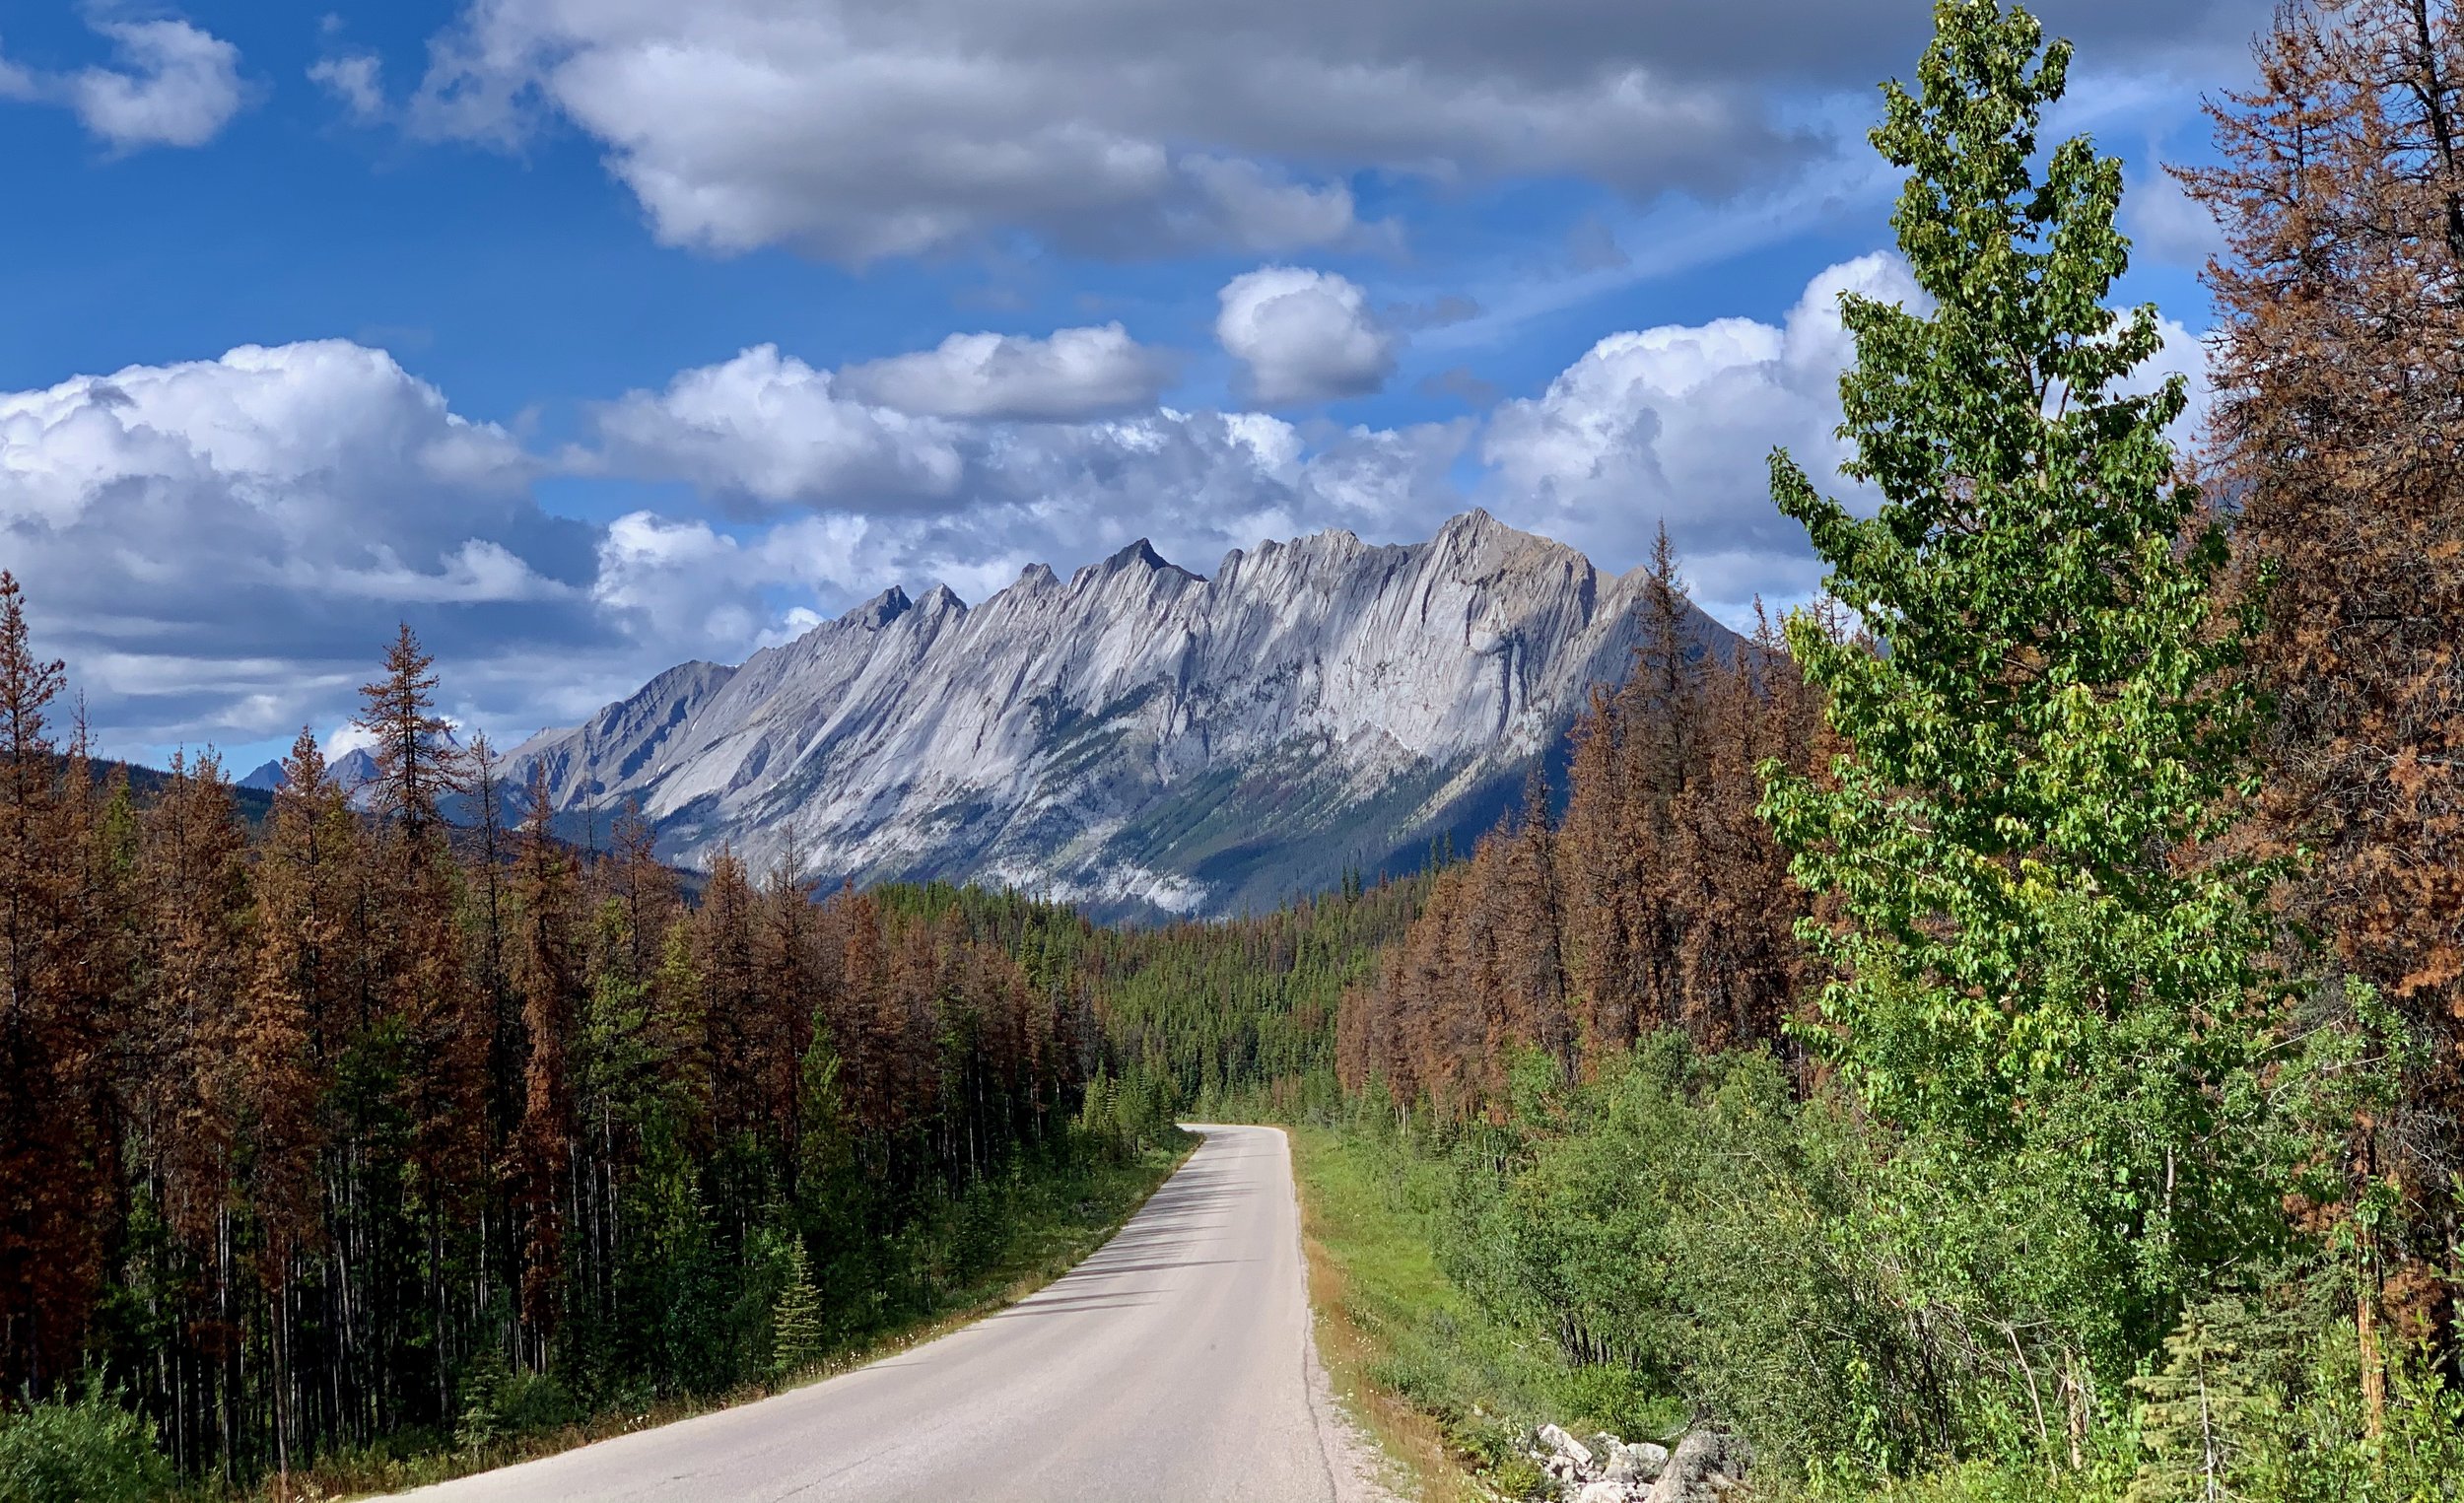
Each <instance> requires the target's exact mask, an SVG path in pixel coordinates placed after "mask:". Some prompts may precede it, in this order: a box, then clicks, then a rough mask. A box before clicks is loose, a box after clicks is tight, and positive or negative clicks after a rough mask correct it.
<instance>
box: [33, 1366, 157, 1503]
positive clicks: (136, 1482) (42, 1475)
mask: <svg viewBox="0 0 2464 1503" xmlns="http://www.w3.org/2000/svg"><path fill="white" fill-rule="evenodd" d="M170 1488H171V1463H170V1462H168V1461H166V1460H165V1459H164V1457H163V1453H162V1452H161V1451H160V1450H159V1449H157V1448H156V1446H155V1441H154V1426H153V1425H152V1424H150V1423H149V1422H147V1421H146V1420H145V1419H144V1418H143V1417H142V1416H139V1415H136V1414H132V1413H130V1412H129V1411H128V1410H126V1409H123V1408H121V1407H120V1406H119V1405H118V1404H116V1403H114V1402H112V1401H110V1400H109V1399H107V1398H105V1397H104V1396H103V1392H102V1391H101V1390H100V1389H90V1390H88V1392H87V1394H86V1397H85V1398H83V1399H80V1400H78V1401H76V1402H74V1403H38V1404H35V1405H34V1406H33V1407H32V1408H29V1409H25V1410H22V1411H20V1412H16V1413H6V1414H0V1499H6V1500H7V1503H138V1500H142V1499H146V1498H152V1497H157V1496H159V1495H161V1494H163V1493H165V1492H168V1491H169V1490H170Z"/></svg>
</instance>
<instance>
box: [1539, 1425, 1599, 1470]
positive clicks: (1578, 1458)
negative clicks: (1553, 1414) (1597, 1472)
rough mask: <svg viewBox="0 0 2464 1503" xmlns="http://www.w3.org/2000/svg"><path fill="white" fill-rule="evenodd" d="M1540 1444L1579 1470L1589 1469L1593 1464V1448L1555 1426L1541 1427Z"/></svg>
mask: <svg viewBox="0 0 2464 1503" xmlns="http://www.w3.org/2000/svg"><path fill="white" fill-rule="evenodd" d="M1540 1444H1541V1445H1543V1446H1545V1447H1547V1448H1548V1449H1549V1451H1550V1452H1551V1453H1553V1454H1555V1455H1557V1456H1560V1457H1563V1458H1565V1459H1566V1460H1567V1461H1569V1462H1572V1463H1573V1464H1574V1465H1575V1466H1576V1467H1578V1468H1580V1467H1589V1466H1590V1465H1591V1464H1592V1448H1591V1447H1589V1446H1586V1445H1584V1444H1583V1443H1582V1442H1581V1441H1579V1440H1576V1439H1575V1438H1574V1437H1573V1436H1571V1435H1568V1434H1567V1433H1566V1432H1565V1431H1564V1430H1562V1429H1560V1428H1558V1427H1557V1426H1555V1425H1542V1426H1540Z"/></svg>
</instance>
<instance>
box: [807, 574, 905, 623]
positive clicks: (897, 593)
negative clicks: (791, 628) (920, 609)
mask: <svg viewBox="0 0 2464 1503" xmlns="http://www.w3.org/2000/svg"><path fill="white" fill-rule="evenodd" d="M913 609H915V602H914V601H912V600H910V599H908V598H907V591H905V590H903V589H901V588H899V587H898V586H897V585H895V584H893V585H891V586H890V587H889V588H888V589H885V590H883V591H882V592H881V593H879V594H877V595H875V596H873V597H872V598H871V599H869V600H867V601H865V602H864V603H863V604H861V605H859V606H857V607H856V608H855V609H854V610H852V611H849V612H848V613H847V614H846V615H843V616H841V617H839V619H838V620H837V621H835V622H829V623H825V625H834V626H856V627H861V628H863V629H864V630H865V631H868V632H877V631H880V630H881V629H882V628H883V627H886V626H888V625H889V624H890V623H891V622H893V621H896V620H897V619H898V618H899V617H901V616H904V615H906V614H907V613H908V612H909V611H911V610H913Z"/></svg>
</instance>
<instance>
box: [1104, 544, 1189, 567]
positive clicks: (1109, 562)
mask: <svg viewBox="0 0 2464 1503" xmlns="http://www.w3.org/2000/svg"><path fill="white" fill-rule="evenodd" d="M1132 564H1143V565H1145V566H1146V567H1147V568H1149V569H1170V568H1171V567H1172V565H1171V564H1169V563H1167V562H1165V560H1164V556H1163V555H1162V554H1160V553H1157V552H1156V551H1155V545H1154V544H1152V543H1150V542H1148V541H1147V540H1146V539H1144V538H1139V539H1138V540H1137V541H1136V542H1134V543H1131V544H1130V545H1129V547H1127V548H1124V549H1122V550H1121V551H1120V552H1119V553H1116V554H1114V555H1113V556H1112V557H1111V558H1108V559H1106V560H1105V561H1104V567H1105V569H1106V570H1108V571H1119V570H1123V569H1127V568H1129V566H1130V565H1132Z"/></svg>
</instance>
